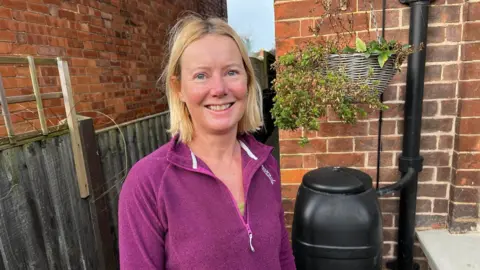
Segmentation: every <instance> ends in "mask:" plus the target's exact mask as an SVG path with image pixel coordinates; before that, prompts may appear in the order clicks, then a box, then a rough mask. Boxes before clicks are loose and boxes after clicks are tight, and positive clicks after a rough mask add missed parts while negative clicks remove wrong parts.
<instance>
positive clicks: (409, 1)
mask: <svg viewBox="0 0 480 270" xmlns="http://www.w3.org/2000/svg"><path fill="white" fill-rule="evenodd" d="M416 2H424V4H427V5H428V4H431V3H433V2H435V0H400V4H404V5H410V4H413V3H416Z"/></svg>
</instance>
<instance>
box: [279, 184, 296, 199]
mask: <svg viewBox="0 0 480 270" xmlns="http://www.w3.org/2000/svg"><path fill="white" fill-rule="evenodd" d="M298 187H299V185H298V184H287V185H282V198H287V199H295V198H296V197H297V191H298Z"/></svg>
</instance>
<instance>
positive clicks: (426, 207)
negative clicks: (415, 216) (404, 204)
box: [416, 199, 432, 213]
mask: <svg viewBox="0 0 480 270" xmlns="http://www.w3.org/2000/svg"><path fill="white" fill-rule="evenodd" d="M416 207H417V213H429V212H432V201H431V200H424V199H418V200H417V205H416Z"/></svg>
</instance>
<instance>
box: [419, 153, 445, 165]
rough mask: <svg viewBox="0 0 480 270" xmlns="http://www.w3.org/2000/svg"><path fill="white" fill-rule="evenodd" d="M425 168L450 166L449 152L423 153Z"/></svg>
mask: <svg viewBox="0 0 480 270" xmlns="http://www.w3.org/2000/svg"><path fill="white" fill-rule="evenodd" d="M422 156H423V158H424V161H423V165H424V166H448V165H450V155H449V153H448V152H426V153H422Z"/></svg>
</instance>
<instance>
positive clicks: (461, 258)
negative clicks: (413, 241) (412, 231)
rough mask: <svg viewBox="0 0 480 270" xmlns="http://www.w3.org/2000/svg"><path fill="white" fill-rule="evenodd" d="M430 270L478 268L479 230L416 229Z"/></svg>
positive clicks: (468, 269)
mask: <svg viewBox="0 0 480 270" xmlns="http://www.w3.org/2000/svg"><path fill="white" fill-rule="evenodd" d="M416 233H417V237H418V240H419V242H420V246H421V248H422V250H423V252H424V253H425V256H426V257H427V259H428V264H429V265H430V268H431V269H432V270H480V232H471V233H466V234H451V233H449V232H448V230H427V231H417V232H416Z"/></svg>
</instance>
